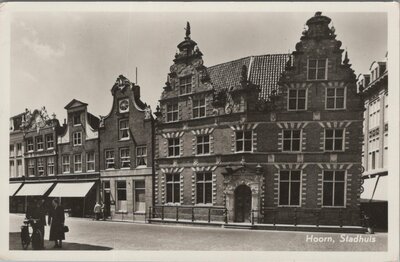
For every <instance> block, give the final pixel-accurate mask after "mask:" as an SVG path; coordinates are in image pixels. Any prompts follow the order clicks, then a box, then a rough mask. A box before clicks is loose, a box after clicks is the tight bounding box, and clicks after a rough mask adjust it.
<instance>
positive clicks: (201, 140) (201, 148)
mask: <svg viewBox="0 0 400 262" xmlns="http://www.w3.org/2000/svg"><path fill="white" fill-rule="evenodd" d="M196 152H197V154H198V155H205V154H209V153H210V136H209V135H201V136H197V151H196Z"/></svg>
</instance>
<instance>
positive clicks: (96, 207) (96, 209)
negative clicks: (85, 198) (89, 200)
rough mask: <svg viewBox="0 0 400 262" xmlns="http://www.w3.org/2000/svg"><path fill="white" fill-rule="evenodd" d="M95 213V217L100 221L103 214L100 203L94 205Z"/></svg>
mask: <svg viewBox="0 0 400 262" xmlns="http://www.w3.org/2000/svg"><path fill="white" fill-rule="evenodd" d="M93 211H94V217H95V218H96V220H99V218H100V213H101V205H100V204H99V202H96V205H94V208H93Z"/></svg>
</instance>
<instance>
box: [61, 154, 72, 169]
mask: <svg viewBox="0 0 400 262" xmlns="http://www.w3.org/2000/svg"><path fill="white" fill-rule="evenodd" d="M65 159H68V161H65ZM61 160H62V172H63V174H69V173H71V156H70V155H62V156H61Z"/></svg>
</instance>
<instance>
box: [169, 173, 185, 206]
mask: <svg viewBox="0 0 400 262" xmlns="http://www.w3.org/2000/svg"><path fill="white" fill-rule="evenodd" d="M167 176H172V177H173V178H172V180H171V181H167ZM175 176H177V177H178V178H179V180H174V177H175ZM175 184H178V185H179V201H175ZM168 185H172V190H171V194H172V195H171V199H172V202H168ZM181 197H182V196H181V175H180V174H177V173H168V174H165V202H166V203H167V204H169V205H180V203H181V201H182V199H181Z"/></svg>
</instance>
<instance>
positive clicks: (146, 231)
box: [10, 214, 387, 251]
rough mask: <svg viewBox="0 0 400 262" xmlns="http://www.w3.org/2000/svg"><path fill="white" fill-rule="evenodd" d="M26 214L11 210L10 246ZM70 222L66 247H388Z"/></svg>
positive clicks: (271, 234)
mask: <svg viewBox="0 0 400 262" xmlns="http://www.w3.org/2000/svg"><path fill="white" fill-rule="evenodd" d="M23 218H24V217H23V215H16V214H10V250H18V249H22V248H21V244H20V238H19V232H20V225H21V224H22V221H23ZM66 224H67V225H68V226H69V228H70V232H69V233H67V234H66V240H65V242H64V244H63V250H112V249H115V250H202V251H205V250H214V251H224V250H235V251H330V250H334V251H384V250H386V246H387V234H386V233H377V234H374V235H357V234H344V235H342V234H341V233H316V232H313V233H306V232H281V231H262V230H247V229H246V230H244V229H223V228H210V227H193V226H176V225H158V224H151V225H150V224H134V223H126V222H110V221H92V220H90V219H83V218H70V217H67V218H66ZM45 230H46V234H45V239H48V237H49V236H48V233H49V230H50V228H49V227H46V229H45ZM346 237H347V238H346ZM341 239H344V240H345V242H341ZM355 239H358V240H355ZM360 239H362V241H363V243H354V241H358V242H360V241H361V240H360ZM367 240H368V241H369V242H367ZM346 241H347V242H346ZM350 241H352V242H350ZM371 241H375V242H372V243H371ZM45 245H46V250H59V249H53V248H52V246H53V243H52V242H49V241H46V243H45ZM29 248H31V247H29Z"/></svg>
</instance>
